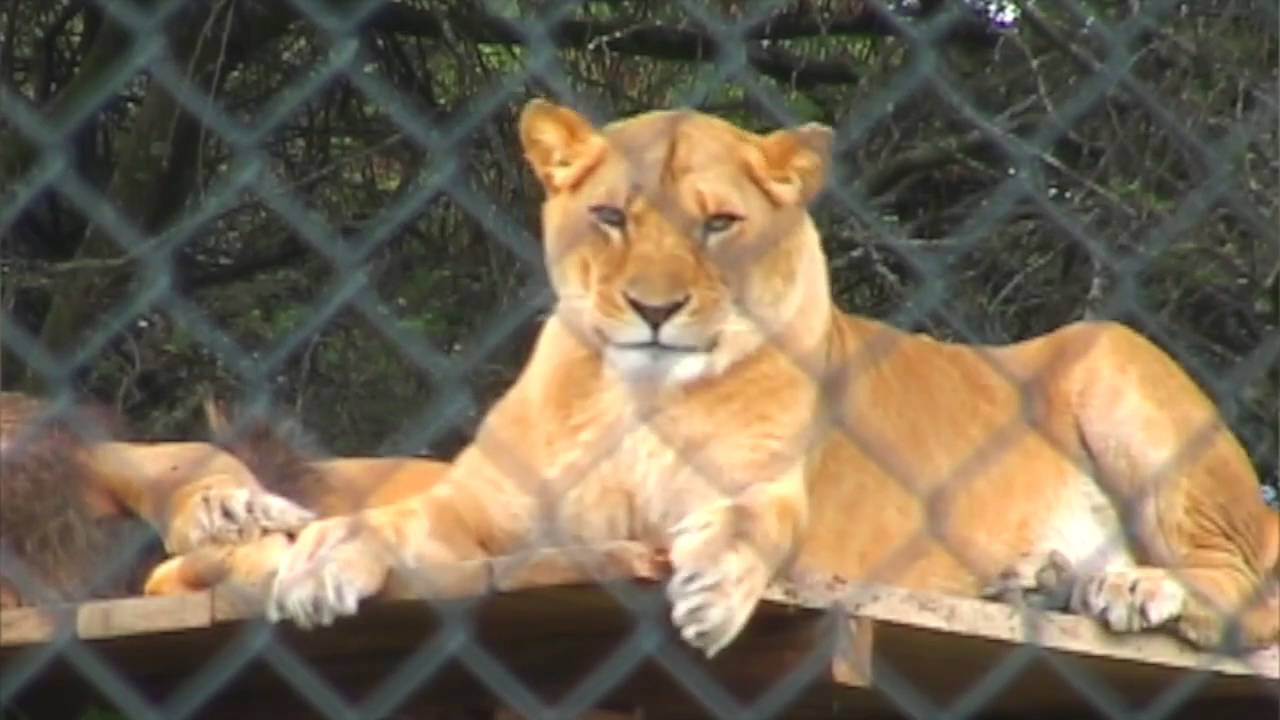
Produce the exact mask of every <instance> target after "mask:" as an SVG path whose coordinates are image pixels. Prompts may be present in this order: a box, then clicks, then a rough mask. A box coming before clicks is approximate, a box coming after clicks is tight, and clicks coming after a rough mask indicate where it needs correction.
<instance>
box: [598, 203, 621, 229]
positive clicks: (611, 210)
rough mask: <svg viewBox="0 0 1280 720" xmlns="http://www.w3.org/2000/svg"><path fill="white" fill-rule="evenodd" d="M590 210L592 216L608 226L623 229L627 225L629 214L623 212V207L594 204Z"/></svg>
mask: <svg viewBox="0 0 1280 720" xmlns="http://www.w3.org/2000/svg"><path fill="white" fill-rule="evenodd" d="M590 211H591V217H593V218H595V221H596V222H598V223H600V224H601V225H603V226H605V227H607V228H611V229H613V230H622V229H623V228H625V227H626V226H627V214H626V213H624V212H622V208H617V207H614V206H612V205H594V206H592V207H591V209H590Z"/></svg>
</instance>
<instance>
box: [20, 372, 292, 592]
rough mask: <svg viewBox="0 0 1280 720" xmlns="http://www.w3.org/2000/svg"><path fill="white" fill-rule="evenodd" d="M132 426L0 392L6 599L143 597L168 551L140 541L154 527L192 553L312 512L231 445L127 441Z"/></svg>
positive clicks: (96, 412)
mask: <svg viewBox="0 0 1280 720" xmlns="http://www.w3.org/2000/svg"><path fill="white" fill-rule="evenodd" d="M121 425H122V424H121V423H120V422H119V421H118V420H117V419H116V418H115V417H114V416H113V415H112V414H111V413H110V412H108V411H107V410H105V409H103V408H99V407H91V406H78V407H73V408H70V409H58V408H55V407H53V406H51V405H50V404H49V403H48V402H45V401H44V400H41V399H38V398H33V397H30V396H27V395H23V394H20V393H13V392H0V550H2V553H0V560H2V561H3V562H2V563H0V606H3V607H12V606H16V605H26V604H39V603H42V602H49V601H76V600H83V599H88V598H93V597H104V596H119V595H127V594H131V593H135V592H137V591H138V590H139V589H140V588H141V587H142V586H143V581H142V578H143V577H144V576H145V575H146V573H147V571H148V570H149V569H150V567H151V566H152V565H153V564H154V563H155V562H156V561H157V560H158V559H160V557H162V553H163V551H162V550H161V549H160V548H159V547H158V545H159V543H155V542H153V543H151V544H150V545H149V546H148V545H147V544H146V543H145V542H143V541H142V540H139V539H138V536H139V534H140V533H142V532H144V531H147V526H149V528H150V529H151V530H154V533H155V534H158V535H159V539H160V540H161V541H162V542H163V546H164V549H167V550H168V551H169V552H170V553H186V552H191V551H194V550H196V549H198V548H202V547H206V546H210V545H219V544H221V545H226V544H230V543H236V542H242V541H249V540H253V539H255V538H257V537H260V536H262V535H263V534H264V533H273V532H292V531H295V530H297V529H299V528H300V527H302V526H303V525H304V524H306V523H307V522H308V521H310V520H311V518H312V517H313V513H311V512H309V511H307V510H305V509H303V508H302V507H301V506H299V505H298V504H296V503H294V502H291V501H289V500H286V499H285V498H283V497H280V496H278V495H275V494H273V493H270V492H267V491H266V490H264V489H263V487H262V486H261V485H260V484H259V483H258V482H257V481H256V480H255V479H254V476H253V474H252V473H251V472H250V470H249V468H248V467H246V466H245V465H244V463H242V462H240V461H239V460H238V459H236V458H235V457H234V456H233V455H232V454H230V453H229V452H227V451H226V450H223V449H221V448H219V447H217V446H215V445H212V444H210V443H200V442H164V443H142V442H123V441H121V440H120V439H119V438H120V437H121V435H122V432H121ZM152 537H153V538H154V535H152ZM135 550H137V552H133V551H135Z"/></svg>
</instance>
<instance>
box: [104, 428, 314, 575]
mask: <svg viewBox="0 0 1280 720" xmlns="http://www.w3.org/2000/svg"><path fill="white" fill-rule="evenodd" d="M85 461H86V463H87V464H88V465H90V466H91V467H92V469H93V473H92V475H93V478H94V481H95V482H96V483H97V484H98V485H99V486H100V489H101V490H103V491H104V492H106V493H108V494H110V496H111V497H112V498H113V499H114V501H115V502H117V503H119V504H120V505H121V506H122V507H125V508H128V509H129V510H130V511H131V512H132V513H134V514H136V515H137V516H138V517H141V518H142V519H144V520H146V521H147V522H148V523H149V524H150V525H151V526H152V527H153V528H155V529H156V531H157V532H158V533H159V534H160V535H161V537H162V538H164V541H165V547H166V548H167V549H168V550H169V552H172V553H183V552H188V551H190V550H193V549H195V548H197V547H200V546H202V545H204V544H207V543H235V542H243V541H246V540H252V539H255V538H257V537H259V536H261V535H262V534H263V533H268V532H291V531H295V530H297V529H299V528H301V527H302V526H303V525H305V524H306V523H307V522H309V521H310V520H311V519H312V518H313V517H314V514H313V513H312V512H311V511H309V510H306V509H305V508H303V507H301V506H299V505H297V504H295V503H294V502H292V501H290V500H288V499H286V498H283V497H280V496H278V495H275V494H272V493H269V492H266V491H265V490H263V488H262V487H261V486H260V485H259V483H258V482H257V481H256V479H255V478H254V477H253V474H252V473H250V472H249V469H248V468H246V467H245V466H244V464H243V463H241V462H240V461H239V460H238V459H236V458H235V457H234V456H232V455H231V454H229V453H227V452H226V451H225V450H222V449H221V448H218V447H217V446H214V445H211V444H208V443H201V442H165V443H130V442H107V443H98V444H96V445H94V446H92V447H91V448H89V449H88V451H87V452H86V458H85Z"/></svg>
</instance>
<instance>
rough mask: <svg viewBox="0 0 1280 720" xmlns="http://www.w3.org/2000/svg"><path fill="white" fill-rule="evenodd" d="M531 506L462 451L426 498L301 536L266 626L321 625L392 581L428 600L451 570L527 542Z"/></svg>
mask: <svg viewBox="0 0 1280 720" xmlns="http://www.w3.org/2000/svg"><path fill="white" fill-rule="evenodd" d="M533 502H534V500H533V499H532V498H530V497H529V496H528V495H527V494H526V493H523V492H521V491H520V489H519V488H518V487H516V486H514V485H513V484H512V483H511V482H510V481H509V480H507V479H506V478H505V476H504V475H503V474H502V473H501V472H500V471H498V469H497V468H494V467H492V466H491V465H489V463H488V461H487V460H486V459H485V458H484V456H483V454H481V453H478V452H476V451H474V450H471V449H468V450H467V451H464V452H463V454H462V455H460V456H459V457H458V459H457V460H456V461H455V462H454V464H453V465H452V466H451V467H450V470H449V473H448V474H447V475H446V476H445V477H444V478H443V479H441V480H440V481H439V482H438V483H436V484H434V485H432V486H431V488H430V489H429V490H427V491H426V492H422V493H419V494H417V495H415V496H412V497H409V498H407V499H403V500H400V501H398V502H393V503H390V504H387V505H381V506H378V507H373V508H369V509H367V510H365V511H363V512H361V513H359V514H356V515H343V516H337V517H332V518H327V519H324V520H320V521H318V522H314V523H312V524H311V525H309V526H307V527H306V528H305V529H304V530H303V531H302V532H301V533H300V534H299V535H298V539H297V541H296V542H295V543H294V544H293V546H292V547H291V548H290V549H289V550H288V551H287V552H286V553H285V554H284V557H283V559H282V560H281V562H280V566H279V570H278V571H277V574H276V578H275V581H274V583H273V585H272V589H271V597H270V599H269V601H268V604H267V617H268V618H269V619H271V620H273V621H274V620H279V619H282V618H289V619H292V620H293V621H294V622H296V623H297V624H298V625H300V626H302V627H310V626H312V625H317V624H319V625H327V624H329V623H331V622H332V621H333V619H334V618H336V617H338V616H341V615H351V614H353V613H355V611H356V608H357V606H358V605H359V603H360V601H361V600H363V599H365V598H368V597H370V596H372V595H374V594H376V593H378V592H379V591H380V590H382V589H383V587H384V586H385V585H386V584H387V582H388V580H389V579H390V580H394V581H396V584H397V585H398V586H399V587H402V588H403V587H411V588H413V589H414V590H416V591H418V593H419V594H423V595H430V594H432V593H433V590H434V588H433V580H436V579H439V578H442V577H445V576H446V575H447V574H449V573H450V569H451V568H456V567H457V566H458V565H460V564H461V563H465V562H469V561H477V560H483V559H486V558H488V557H489V554H490V551H494V552H502V551H504V549H508V548H511V547H512V546H514V545H517V544H519V542H520V541H522V540H525V539H527V538H528V537H529V536H530V535H531V533H532V531H531V523H533V522H534V521H535V520H536V518H537V517H538V513H537V512H536V511H535V510H534V509H533V508H532V507H531V505H532V503H533ZM447 582H448V581H447V580H446V584H447ZM434 585H440V583H438V582H436V583H434ZM440 589H441V590H442V591H444V592H446V593H447V592H448V588H440Z"/></svg>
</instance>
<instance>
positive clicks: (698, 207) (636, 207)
mask: <svg viewBox="0 0 1280 720" xmlns="http://www.w3.org/2000/svg"><path fill="white" fill-rule="evenodd" d="M520 131H521V140H522V141H523V143H524V148H525V154H526V157H527V159H528V160H529V162H530V165H531V166H532V167H533V169H534V171H535V172H536V173H537V175H538V178H539V179H540V180H541V181H542V183H543V186H544V187H545V188H546V191H547V198H546V202H545V204H544V207H543V236H544V238H545V242H546V252H547V262H548V266H549V270H550V276H551V280H552V284H553V286H554V288H555V290H556V294H557V297H558V300H559V303H558V307H557V314H558V316H559V317H560V319H561V320H563V321H564V322H565V323H566V325H567V326H568V327H570V329H572V330H573V331H574V332H575V333H576V334H577V335H578V336H579V338H580V339H581V340H582V341H583V342H585V343H587V344H589V345H590V346H592V347H595V348H598V349H599V350H600V352H601V353H602V354H603V356H604V358H605V360H606V362H607V363H608V364H609V365H610V366H611V367H612V368H613V369H614V370H616V371H618V372H619V373H620V374H621V375H622V376H623V377H624V378H626V379H628V380H634V381H659V382H674V383H686V382H691V381H694V380H697V379H700V378H705V377H709V376H714V375H717V374H719V373H722V372H724V371H725V370H726V369H727V368H728V367H730V366H731V365H733V364H734V363H735V362H737V361H738V360H740V359H742V358H743V357H745V356H747V355H749V354H750V353H751V352H752V351H754V350H756V349H758V348H759V347H760V346H761V345H762V344H763V343H765V342H767V341H769V340H770V339H772V338H773V337H774V335H775V333H777V332H778V330H779V329H781V328H784V327H787V325H788V324H790V323H792V322H793V321H794V320H795V316H796V315H797V313H800V312H802V307H803V306H804V305H805V303H806V301H807V300H809V299H810V298H811V297H812V296H813V295H815V294H816V295H818V296H819V297H821V298H822V302H826V300H825V298H826V293H827V282H826V274H825V267H824V263H823V259H822V254H821V249H820V247H819V243H818V237H817V233H816V231H815V230H814V228H813V225H812V222H811V221H810V219H809V215H808V211H807V204H808V202H809V200H810V199H811V198H812V197H813V196H814V195H815V194H816V193H817V191H818V190H819V189H820V188H821V183H822V180H823V175H824V171H825V164H826V157H827V152H828V146H829V144H830V131H829V130H828V129H827V128H825V127H822V126H814V125H810V126H804V127H802V128H797V129H793V130H783V131H779V132H776V133H773V134H771V135H767V136H759V135H755V134H752V133H748V132H745V131H743V130H740V129H738V128H736V127H734V126H733V125H730V124H729V123H726V122H724V121H722V120H719V119H717V118H714V117H711V116H707V115H702V114H699V113H695V112H674V111H673V112H657V113H649V114H646V115H640V116H637V117H633V118H629V119H626V120H622V121H619V122H616V123H613V124H610V125H608V126H605V127H604V128H603V129H599V130H598V129H596V128H594V127H592V126H591V125H590V123H588V122H587V121H586V120H585V119H584V118H582V117H581V116H580V115H578V114H577V113H575V112H573V111H572V110H569V109H567V108H563V107H558V106H555V105H551V104H549V103H546V102H543V101H533V102H532V103H530V104H529V106H527V107H526V108H525V111H524V113H523V115H522V117H521V124H520Z"/></svg>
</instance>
